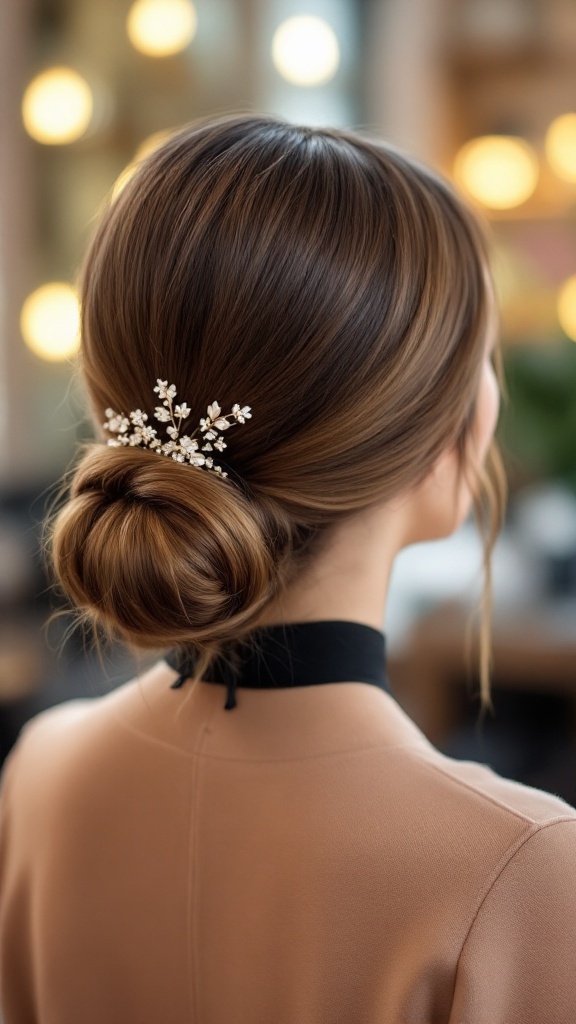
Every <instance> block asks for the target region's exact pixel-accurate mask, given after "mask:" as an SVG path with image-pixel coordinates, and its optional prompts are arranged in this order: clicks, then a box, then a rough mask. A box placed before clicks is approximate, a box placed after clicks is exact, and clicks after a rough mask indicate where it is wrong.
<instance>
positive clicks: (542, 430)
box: [498, 337, 576, 493]
mask: <svg viewBox="0 0 576 1024" xmlns="http://www.w3.org/2000/svg"><path fill="white" fill-rule="evenodd" d="M504 367H505V372H506V383H507V388H508V392H509V395H510V402H509V403H508V405H506V404H505V403H502V411H501V414H500V422H499V426H498V439H499V441H500V442H501V445H502V449H503V454H504V458H505V461H506V466H507V471H508V477H509V483H510V489H511V491H514V490H516V489H518V488H519V487H521V486H523V485H525V484H529V483H534V482H537V481H539V480H550V479H556V480H562V481H564V482H565V483H567V484H568V485H569V486H570V487H571V488H572V489H573V490H574V492H575V493H576V343H575V342H573V341H570V340H568V338H565V337H564V338H562V339H561V340H559V341H558V342H551V343H550V344H548V345H546V346H542V345H538V346H536V345H518V344H514V345H508V346H507V347H505V348H504Z"/></svg>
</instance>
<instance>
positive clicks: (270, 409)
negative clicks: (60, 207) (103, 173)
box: [52, 116, 497, 650]
mask: <svg viewBox="0 0 576 1024" xmlns="http://www.w3.org/2000/svg"><path fill="white" fill-rule="evenodd" d="M486 262H487V261H486V254H485V249H484V243H483V239H482V235H481V232H480V230H479V229H478V227H477V225H476V222H475V220H474V218H473V217H472V215H471V214H470V213H469V212H468V210H467V209H466V208H465V207H464V206H463V205H462V204H461V202H460V201H459V200H458V199H457V198H456V197H455V196H454V194H453V193H452V191H451V189H450V188H449V186H448V185H447V184H445V183H444V182H443V181H442V180H441V179H440V178H439V177H438V176H437V175H435V174H434V173H433V172H431V171H429V170H427V169H425V168H423V167H421V166H420V165H418V164H417V163H416V162H415V161H413V160H411V159H409V158H408V157H406V156H404V155H402V154H399V153H398V152H396V151H395V150H393V149H392V148H391V147H388V146H386V145H384V144H383V143H380V142H377V141H373V140H369V139H367V138H363V137H361V136H359V135H357V134H355V133H352V132H345V131H339V130H327V129H312V128H308V127H299V126H294V125H291V124H287V123H284V122H281V121H278V120H276V119H273V118H268V117H252V116H235V117H226V118H219V119H217V120H208V121H204V122H200V123H197V124H194V125H192V126H190V127H188V128H186V129H185V130H183V131H181V132H179V133H178V134H176V135H174V136H173V137H172V138H171V139H170V140H169V141H168V142H166V143H165V144H164V145H163V146H162V147H161V148H160V149H159V150H157V151H156V152H155V153H154V154H153V155H152V156H150V157H149V158H148V159H147V160H145V161H144V162H143V163H142V165H141V167H140V168H139V170H138V171H137V173H136V174H135V176H134V177H133V178H132V179H131V181H130V182H129V183H128V185H127V186H126V187H125V189H124V190H123V192H122V193H121V194H120V196H119V197H118V198H117V199H116V201H114V202H112V203H111V205H110V206H109V207H108V209H107V210H106V212H105V213H104V215H103V217H102V219H101V222H100V224H99V227H98V230H97V232H96V235H95V237H94V239H93V241H92V243H91V245H90V247H89V251H88V253H87V256H86V259H85V263H84V267H83V271H82V282H81V290H82V321H83V334H82V370H83V375H84V379H85V383H86V387H87V391H88V396H89V400H90V405H91V407H92V410H93V413H94V415H95V419H96V421H97V422H99V423H102V422H103V419H104V414H105V410H106V409H107V408H108V407H112V408H113V409H114V410H119V411H121V412H124V413H127V412H128V411H129V410H135V409H142V410H148V411H149V412H150V411H151V407H153V405H154V404H155V403H154V402H153V397H154V396H153V388H154V385H155V383H156V380H157V379H158V378H161V379H163V380H165V381H169V382H174V383H175V385H176V388H177V390H178V396H179V398H180V399H181V400H185V401H186V402H187V403H188V405H189V406H190V407H191V409H192V418H193V420H194V422H195V423H196V422H198V420H199V418H200V417H201V416H206V409H207V406H208V404H209V403H211V402H213V401H214V400H217V401H218V403H219V404H220V406H221V407H222V409H224V410H227V409H230V408H231V407H232V405H233V403H235V402H238V403H240V404H241V405H242V404H248V405H249V406H250V407H251V409H252V411H253V416H252V418H251V419H250V420H249V422H247V423H246V425H244V426H242V427H241V429H238V425H235V428H234V429H233V430H230V431H229V432H228V433H227V434H226V441H227V445H228V446H227V448H226V460H225V466H226V468H227V470H228V473H229V476H228V478H225V479H221V478H219V477H218V476H217V474H215V473H213V472H207V471H206V469H205V468H196V467H192V466H190V465H189V464H186V465H182V464H180V463H178V462H176V461H174V460H173V459H170V458H165V457H160V458H157V457H156V456H155V455H154V453H153V452H152V451H150V450H145V449H142V448H137V447H108V446H106V445H105V444H103V443H102V441H99V442H96V443H95V444H93V445H92V446H89V447H88V448H87V450H86V451H85V452H84V453H83V456H82V458H81V461H80V463H79V465H78V467H77V470H76V474H75V477H74V480H73V483H72V488H71V494H70V499H69V501H68V503H67V505H66V506H65V507H64V508H63V509H62V510H61V512H60V513H59V515H58V517H57V518H56V520H55V522H54V524H53V529H52V551H53V558H54V563H55V568H56V572H57V576H58V578H59V580H60V582H61V583H62V585H63V587H64V588H65V590H66V591H67V592H68V593H69V595H70V596H71V597H72V598H73V600H74V601H75V602H76V604H77V605H78V606H79V607H80V608H82V609H84V610H86V611H87V612H89V613H90V614H91V615H92V616H93V617H94V618H95V620H96V621H97V622H98V623H100V624H101V625H103V626H104V627H106V628H107V629H108V630H109V631H111V632H113V633H115V634H116V635H119V636H121V637H122V638H123V639H125V640H127V641H129V642H131V643H132V644H134V645H135V646H136V647H141V648H146V647H148V648H158V647H163V646H169V645H172V644H176V643H190V644H195V645H196V646H197V648H198V650H208V649H213V650H216V649H217V647H218V645H224V644H225V643H226V641H227V640H234V639H236V638H239V637H241V636H242V635H244V634H246V633H247V632H248V631H249V630H250V628H251V627H252V626H253V625H254V624H255V623H256V622H257V620H258V618H259V616H260V615H261V613H262V611H263V609H264V608H265V606H266V604H267V603H268V602H269V601H271V600H272V598H274V596H275V595H276V594H277V593H278V592H279V589H280V588H282V587H283V586H285V585H286V584H287V583H288V582H289V581H290V579H291V578H293V576H294V575H295V574H296V573H298V572H299V571H300V569H301V568H302V566H303V565H304V564H305V562H306V560H307V559H309V558H313V557H314V553H315V552H316V551H317V550H318V547H319V545H320V544H321V540H322V538H323V537H324V536H325V535H326V534H327V531H328V529H329V528H330V527H331V526H333V525H334V524H336V523H337V522H338V521H339V520H342V519H343V518H345V517H346V516H348V515H350V514H351V513H354V512H357V511H360V510H361V509H363V508H366V507H368V506H370V505H373V504H376V503H382V502H385V501H387V500H388V499H390V498H392V497H393V496H394V495H396V494H398V493H399V492H401V491H403V490H404V489H406V488H407V487H409V486H411V485H412V484H415V483H416V482H418V481H419V480H420V479H423V478H424V477H425V476H426V474H427V473H428V472H429V471H430V469H431V467H432V465H433V464H434V462H435V460H436V459H437V458H438V456H439V455H440V453H441V452H442V451H444V450H445V449H446V448H447V447H449V446H450V445H452V444H455V445H456V446H457V447H458V450H459V451H461V452H462V453H463V452H464V450H465V444H466V438H467V435H468V432H469V430H470V426H471V423H472V421H473V417H474V410H475V401H476V396H477V392H478V385H479V380H480V373H481V368H482V360H483V357H484V347H485V337H486V330H487V317H488V314H489V302H490V299H489V283H488V277H487V271H486ZM160 426H162V424H160ZM493 458H495V455H494V453H493ZM496 504H497V503H495V501H494V497H493V496H492V506H493V510H494V509H495V508H496ZM492 518H493V519H494V518H495V513H494V511H493V512H492ZM492 527H493V529H492V533H493V534H494V531H495V529H496V524H495V522H493V523H492ZM492 539H493V537H492Z"/></svg>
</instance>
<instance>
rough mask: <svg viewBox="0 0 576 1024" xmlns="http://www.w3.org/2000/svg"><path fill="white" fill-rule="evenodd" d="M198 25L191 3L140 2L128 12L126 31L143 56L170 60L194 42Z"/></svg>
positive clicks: (174, 0) (187, 0) (178, 0)
mask: <svg viewBox="0 0 576 1024" xmlns="http://www.w3.org/2000/svg"><path fill="white" fill-rule="evenodd" d="M197 22H198V19H197V16H196V8H195V7H194V4H193V3H192V2H191V0H136V2H135V3H133V4H132V6H131V8H130V10H129V11H128V18H127V20H126V30H127V32H128V38H129V39H130V42H131V43H132V46H133V47H134V48H135V49H136V50H139V51H140V53H145V54H146V56H147V57H170V56H172V54H173V53H179V52H180V51H181V50H184V49H186V47H187V46H188V44H189V43H191V42H192V40H193V38H194V36H195V35H196V27H197Z"/></svg>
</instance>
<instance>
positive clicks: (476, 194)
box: [454, 135, 538, 210]
mask: <svg viewBox="0 0 576 1024" xmlns="http://www.w3.org/2000/svg"><path fill="white" fill-rule="evenodd" d="M454 176H455V178H456V180H457V181H458V183H459V184H460V185H461V186H462V188H464V189H465V190H466V192H468V193H469V194H470V195H471V196H472V197H473V198H474V199H476V200H477V202H479V203H482V205H483V206H488V207H490V208H492V209H494V210H509V209H512V208H513V207H515V206H520V204H521V203H524V202H525V201H526V200H527V199H528V198H529V196H531V195H532V193H533V192H534V189H535V188H536V184H537V182H538V161H537V159H536V156H535V154H534V151H533V149H532V147H531V146H529V145H528V143H527V142H525V141H524V139H518V138H514V137H513V136H509V135H483V136H481V137H479V138H477V139H471V140H470V142H467V143H466V144H465V145H464V146H462V149H461V150H460V152H459V153H458V155H457V156H456V161H455V165H454Z"/></svg>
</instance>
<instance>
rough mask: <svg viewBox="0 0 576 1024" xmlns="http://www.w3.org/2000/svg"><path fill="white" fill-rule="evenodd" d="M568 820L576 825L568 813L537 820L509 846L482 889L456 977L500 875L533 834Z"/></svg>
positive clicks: (457, 964)
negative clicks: (469, 939)
mask: <svg viewBox="0 0 576 1024" xmlns="http://www.w3.org/2000/svg"><path fill="white" fill-rule="evenodd" d="M566 822H568V823H569V824H572V825H576V817H572V816H570V815H567V814H566V815H561V816H558V817H557V818H554V819H553V820H551V821H544V822H536V823H535V825H533V826H530V827H529V829H528V831H527V832H523V833H522V834H521V835H520V836H519V837H518V839H517V840H516V841H515V842H514V843H513V844H512V846H511V847H508V849H507V850H506V853H505V854H504V855H503V857H502V858H501V859H500V860H499V861H498V863H497V865H496V867H495V868H494V870H493V871H492V873H491V874H490V875H489V876H488V879H487V881H486V882H485V884H484V888H483V889H481V890H480V898H479V901H478V905H477V907H476V910H475V911H474V914H473V915H472V920H471V921H470V925H469V926H468V928H467V930H466V935H465V936H464V939H463V941H462V946H461V947H460V952H459V954H458V960H457V961H456V968H455V971H454V979H456V976H457V974H458V969H459V966H460V960H461V958H462V953H463V951H464V947H465V945H466V943H467V941H468V938H469V936H470V933H471V931H472V929H473V927H474V924H475V923H476V920H477V919H478V916H479V914H480V911H481V910H482V907H483V905H484V903H485V901H486V899H487V898H488V896H489V895H490V893H491V891H492V889H493V888H494V886H495V884H496V882H497V881H498V879H499V878H500V876H501V875H502V874H503V873H504V871H505V870H506V868H507V867H508V865H509V864H510V862H511V861H512V860H513V859H514V857H515V856H516V854H517V853H518V851H519V850H521V849H522V847H523V846H524V845H525V844H526V843H527V842H528V841H529V840H530V839H532V836H535V835H537V834H538V833H539V832H543V831H544V829H546V828H550V826H551V825H564V824H565V823H566Z"/></svg>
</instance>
